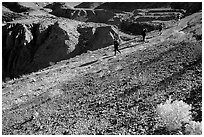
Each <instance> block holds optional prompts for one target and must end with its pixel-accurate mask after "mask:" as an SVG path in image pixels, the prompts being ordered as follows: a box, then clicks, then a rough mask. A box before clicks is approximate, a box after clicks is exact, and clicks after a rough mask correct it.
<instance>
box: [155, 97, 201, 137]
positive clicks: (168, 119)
mask: <svg viewBox="0 0 204 137" xmlns="http://www.w3.org/2000/svg"><path fill="white" fill-rule="evenodd" d="M190 110H191V106H190V105H188V104H187V103H185V102H183V101H177V100H175V101H173V102H172V99H171V98H170V99H169V100H167V101H166V102H165V103H164V104H159V105H158V106H157V110H156V111H157V113H158V115H159V116H160V117H161V118H162V120H163V122H164V124H165V125H166V128H167V129H168V130H169V131H179V132H181V131H182V132H183V133H182V134H188V135H200V134H202V123H200V122H195V121H192V114H191V111H190ZM184 125H185V126H184ZM182 127H184V130H183V129H182Z"/></svg>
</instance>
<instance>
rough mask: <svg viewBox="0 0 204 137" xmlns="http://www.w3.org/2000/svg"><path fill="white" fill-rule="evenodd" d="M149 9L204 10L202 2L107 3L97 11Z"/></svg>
mask: <svg viewBox="0 0 204 137" xmlns="http://www.w3.org/2000/svg"><path fill="white" fill-rule="evenodd" d="M148 8H173V9H185V10H186V11H187V13H195V12H197V11H199V10H201V9H202V3H201V2H106V3H103V4H101V5H100V6H98V7H97V8H96V9H108V10H112V9H114V10H122V11H133V10H135V9H148Z"/></svg>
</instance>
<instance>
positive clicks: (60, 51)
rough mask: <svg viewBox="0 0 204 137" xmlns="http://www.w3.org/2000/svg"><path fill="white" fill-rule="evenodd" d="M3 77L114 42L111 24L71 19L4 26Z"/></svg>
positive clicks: (15, 75) (24, 72) (44, 65)
mask: <svg viewBox="0 0 204 137" xmlns="http://www.w3.org/2000/svg"><path fill="white" fill-rule="evenodd" d="M2 30H3V33H2V35H3V36H2V38H3V43H2V45H3V48H2V50H3V53H2V55H3V61H2V62H3V79H4V78H6V77H10V78H13V77H17V76H19V75H22V74H26V73H30V72H33V71H37V70H39V69H42V68H45V67H48V66H49V65H50V64H51V63H55V62H58V61H61V60H64V59H68V58H71V57H74V56H76V55H79V54H82V53H84V52H87V50H96V49H100V48H103V47H106V46H110V45H112V43H113V35H114V34H115V35H117V33H116V32H115V30H114V29H113V28H112V27H111V26H95V25H93V24H92V25H89V26H88V25H87V24H85V23H84V25H81V24H80V22H78V24H77V23H76V22H72V21H42V22H38V23H25V24H23V23H9V24H6V25H4V26H3V28H2Z"/></svg>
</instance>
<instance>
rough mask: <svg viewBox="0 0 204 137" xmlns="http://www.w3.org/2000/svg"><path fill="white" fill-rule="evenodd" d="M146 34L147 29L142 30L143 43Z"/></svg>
mask: <svg viewBox="0 0 204 137" xmlns="http://www.w3.org/2000/svg"><path fill="white" fill-rule="evenodd" d="M146 32H147V29H146V28H145V29H143V30H142V37H143V39H142V40H143V41H145V36H146Z"/></svg>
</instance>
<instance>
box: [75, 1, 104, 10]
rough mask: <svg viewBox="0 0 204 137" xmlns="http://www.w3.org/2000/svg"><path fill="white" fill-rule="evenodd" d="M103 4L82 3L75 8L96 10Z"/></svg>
mask: <svg viewBox="0 0 204 137" xmlns="http://www.w3.org/2000/svg"><path fill="white" fill-rule="evenodd" d="M101 4H103V2H82V3H80V4H79V5H77V6H75V7H74V8H90V9H94V8H96V7H98V6H100V5H101Z"/></svg>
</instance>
